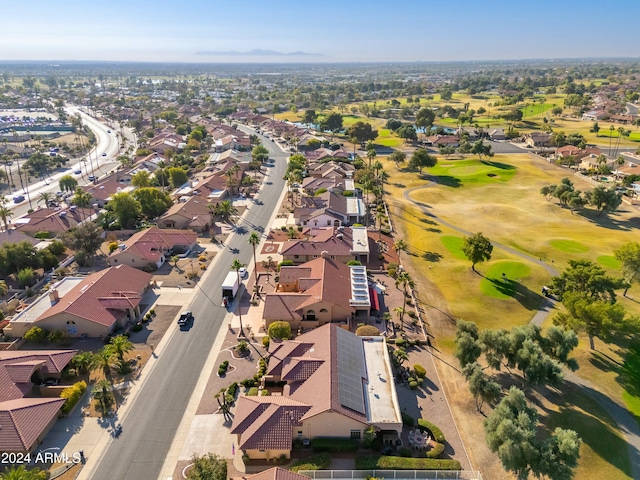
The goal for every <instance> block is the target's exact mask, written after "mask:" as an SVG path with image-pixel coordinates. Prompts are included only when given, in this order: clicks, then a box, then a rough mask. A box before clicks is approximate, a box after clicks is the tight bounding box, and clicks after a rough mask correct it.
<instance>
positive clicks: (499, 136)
mask: <svg viewBox="0 0 640 480" xmlns="http://www.w3.org/2000/svg"><path fill="white" fill-rule="evenodd" d="M487 134H488V135H489V138H490V139H491V140H506V139H507V136H506V135H505V134H504V129H502V128H492V129H491V130H489V131H488V132H487Z"/></svg>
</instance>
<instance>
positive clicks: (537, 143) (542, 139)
mask: <svg viewBox="0 0 640 480" xmlns="http://www.w3.org/2000/svg"><path fill="white" fill-rule="evenodd" d="M524 143H526V144H527V145H528V146H530V147H549V146H551V134H550V133H545V132H531V133H528V134H527V135H525V137H524Z"/></svg>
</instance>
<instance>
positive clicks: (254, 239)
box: [249, 232, 260, 278]
mask: <svg viewBox="0 0 640 480" xmlns="http://www.w3.org/2000/svg"><path fill="white" fill-rule="evenodd" d="M259 243H260V235H259V234H258V232H251V235H249V245H251V246H252V247H253V269H254V270H255V271H256V275H257V271H258V270H257V268H258V266H257V264H256V247H257V246H258V244H259ZM256 278H257V277H256Z"/></svg>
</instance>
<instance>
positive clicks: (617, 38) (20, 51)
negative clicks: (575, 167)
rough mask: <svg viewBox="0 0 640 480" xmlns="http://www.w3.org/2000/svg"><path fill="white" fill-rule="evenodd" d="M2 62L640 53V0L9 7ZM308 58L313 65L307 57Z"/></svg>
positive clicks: (49, 1)
mask: <svg viewBox="0 0 640 480" xmlns="http://www.w3.org/2000/svg"><path fill="white" fill-rule="evenodd" d="M5 3H6V4H5V5H3V7H2V23H1V24H0V25H1V27H0V60H122V61H127V60H131V61H179V62H201V61H225V62H226V61H243V62H248V61H283V60H285V61H291V60H295V59H293V58H291V57H250V56H237V57H233V56H199V55H195V53H196V52H198V51H216V52H221V51H230V50H233V51H239V52H246V51H249V50H253V49H268V50H274V51H280V52H293V51H304V52H309V53H319V54H322V55H323V57H319V58H315V60H321V61H330V62H333V61H336V62H346V61H363V62H369V61H385V62H387V61H448V60H493V59H523V58H574V57H622V56H625V57H640V28H639V23H638V22H639V19H640V1H638V0H620V1H617V2H605V1H602V0H599V1H593V0H582V1H579V0H555V1H548V0H536V1H531V2H523V1H518V0H512V1H503V0H491V1H481V0H457V1H455V2H451V1H443V0H440V1H432V0H422V1H420V0H395V1H389V0H386V1H378V0H369V1H366V2H365V1H359V0H358V1H353V0H342V1H335V0H324V1H290V0H282V1H280V0H272V1H268V0H263V1H253V0H233V1H230V0H225V1H222V0H191V1H189V2H177V1H175V0H174V1H167V0H128V1H127V0H110V1H109V0H107V1H96V0H89V1H87V0H83V1H80V0H46V1H45V0H29V1H28V2H17V1H12V2H5ZM303 59H304V60H307V61H308V60H312V59H313V58H310V57H306V58H303Z"/></svg>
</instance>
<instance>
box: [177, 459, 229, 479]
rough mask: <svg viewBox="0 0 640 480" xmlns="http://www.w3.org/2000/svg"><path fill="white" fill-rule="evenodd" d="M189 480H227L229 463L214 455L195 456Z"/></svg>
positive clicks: (188, 475)
mask: <svg viewBox="0 0 640 480" xmlns="http://www.w3.org/2000/svg"><path fill="white" fill-rule="evenodd" d="M191 462H192V463H193V465H192V467H191V469H190V470H189V473H188V474H187V480H226V478H227V461H226V460H225V459H223V458H221V457H219V456H217V455H214V454H212V453H207V454H204V455H202V456H199V455H194V456H193V457H192V459H191Z"/></svg>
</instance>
